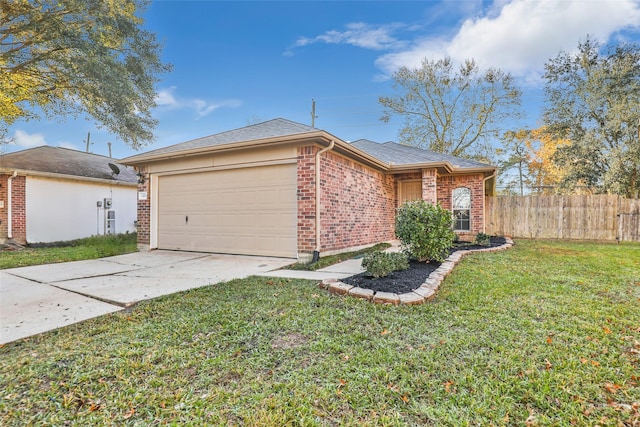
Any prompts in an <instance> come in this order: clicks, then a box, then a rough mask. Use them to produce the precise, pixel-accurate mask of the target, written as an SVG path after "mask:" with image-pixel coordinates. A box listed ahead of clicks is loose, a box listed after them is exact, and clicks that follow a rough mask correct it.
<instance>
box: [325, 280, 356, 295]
mask: <svg viewBox="0 0 640 427" xmlns="http://www.w3.org/2000/svg"><path fill="white" fill-rule="evenodd" d="M351 288H353V286H351V285H347V284H346V283H342V282H335V283H331V284H330V285H329V292H331V293H332V294H336V295H346V294H347V293H348V292H349V290H350V289H351Z"/></svg>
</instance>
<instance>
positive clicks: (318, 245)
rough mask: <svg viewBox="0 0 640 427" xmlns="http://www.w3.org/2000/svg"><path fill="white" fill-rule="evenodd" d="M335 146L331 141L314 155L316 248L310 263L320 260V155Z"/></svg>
mask: <svg viewBox="0 0 640 427" xmlns="http://www.w3.org/2000/svg"><path fill="white" fill-rule="evenodd" d="M334 146H335V141H334V140H331V143H329V146H328V147H325V148H323V149H322V150H320V151H318V152H317V153H316V248H315V250H314V251H313V258H312V259H311V262H317V261H318V260H319V259H320V155H321V154H323V153H326V152H327V151H329V150H331V149H332V148H333V147H334Z"/></svg>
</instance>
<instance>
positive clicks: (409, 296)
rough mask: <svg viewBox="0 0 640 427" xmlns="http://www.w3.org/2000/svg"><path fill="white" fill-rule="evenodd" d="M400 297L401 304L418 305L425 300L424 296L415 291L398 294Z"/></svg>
mask: <svg viewBox="0 0 640 427" xmlns="http://www.w3.org/2000/svg"><path fill="white" fill-rule="evenodd" d="M398 298H400V304H407V305H418V304H422V303H423V302H424V298H423V297H422V296H421V295H418V294H417V293H415V292H407V293H406V294H400V295H398Z"/></svg>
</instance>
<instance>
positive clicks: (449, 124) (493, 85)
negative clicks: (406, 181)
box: [379, 58, 521, 160]
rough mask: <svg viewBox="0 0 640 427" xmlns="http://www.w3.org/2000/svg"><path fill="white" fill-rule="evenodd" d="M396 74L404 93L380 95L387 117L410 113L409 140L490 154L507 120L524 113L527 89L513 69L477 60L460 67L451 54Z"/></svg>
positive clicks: (460, 152) (443, 149) (405, 135)
mask: <svg viewBox="0 0 640 427" xmlns="http://www.w3.org/2000/svg"><path fill="white" fill-rule="evenodd" d="M393 80H394V88H395V89H397V90H399V91H400V92H401V93H400V94H399V95H396V96H392V97H386V96H383V97H380V98H379V102H380V103H381V104H382V105H383V106H384V107H385V112H384V115H383V117H382V120H383V121H389V120H390V119H391V117H392V116H394V115H398V116H401V117H403V118H404V120H405V123H404V127H403V128H402V130H401V132H400V142H402V143H404V144H408V145H414V146H418V147H421V148H427V149H429V150H432V151H436V152H439V153H446V154H451V155H454V156H461V157H468V158H475V159H479V160H486V159H488V158H490V157H491V153H492V149H491V141H492V139H497V138H498V137H499V136H500V134H501V133H502V132H501V129H500V126H501V124H502V123H503V121H504V120H506V119H508V118H513V117H517V116H518V115H519V113H520V110H519V106H520V97H521V91H520V90H519V89H518V88H517V87H516V86H515V85H514V81H513V78H512V77H511V75H510V74H508V73H504V72H503V71H501V70H499V69H496V68H489V69H488V70H486V71H484V72H481V71H480V68H479V67H478V65H477V64H476V63H475V61H473V60H467V61H465V63H464V64H462V65H460V66H459V67H457V68H456V67H455V66H454V64H453V62H452V61H451V59H450V58H445V59H440V60H437V61H431V60H427V59H424V60H423V61H422V66H421V67H420V68H416V69H409V68H407V67H402V68H400V69H399V70H398V71H396V72H395V73H394V75H393Z"/></svg>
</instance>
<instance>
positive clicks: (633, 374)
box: [0, 241, 640, 426]
mask: <svg viewBox="0 0 640 427" xmlns="http://www.w3.org/2000/svg"><path fill="white" fill-rule="evenodd" d="M639 307H640V245H637V244H635V245H634V244H625V245H615V244H595V243H563V242H549V241H541V242H538V241H517V244H516V246H515V247H514V248H512V249H510V250H508V251H504V252H499V253H485V254H480V253H478V254H474V255H472V256H469V257H468V258H465V259H464V260H463V261H462V263H461V264H460V265H458V267H456V269H455V270H454V272H453V273H452V275H450V276H449V277H448V278H447V279H446V280H445V282H444V283H443V285H442V287H441V289H440V292H439V294H438V296H437V298H436V299H435V300H434V301H433V302H430V303H426V304H423V305H420V306H380V305H374V304H372V303H369V302H366V301H364V300H360V299H355V298H347V297H337V296H332V295H330V294H328V293H327V292H325V291H323V290H320V289H318V287H317V286H316V285H315V283H313V282H309V281H300V280H286V279H275V278H271V279H270V278H256V277H253V278H248V279H245V280H236V281H231V282H227V283H223V284H219V285H215V286H211V287H207V288H201V289H197V290H193V291H189V292H185V293H181V294H177V295H173V296H168V297H163V298H161V299H157V300H153V301H148V302H144V303H141V304H140V305H138V306H136V307H134V308H133V309H132V310H130V311H127V312H120V313H116V314H112V315H107V316H104V317H101V318H98V319H94V320H91V321H87V322H84V323H82V324H78V325H71V326H68V327H66V328H63V329H61V330H58V331H53V332H50V333H46V334H43V335H40V336H37V337H33V338H30V339H25V340H22V341H19V342H15V343H11V344H8V345H5V346H4V347H2V348H0V425H3V426H14V425H15V426H17V425H44V426H46V425H69V426H86V425H132V426H133V425H144V426H148V425H176V426H178V425H196V426H200V425H249V426H294V425H295V426H298V425H300V426H338V425H340V426H342V425H346V426H361V425H364V426H405V425H426V426H430V425H433V426H490V425H495V426H506V425H514V426H516V425H517V426H525V425H530V426H572V425H576V426H594V425H600V426H632V425H637V424H638V423H640V413H639V411H640V408H639V407H638V405H639V404H640V403H639V402H640V385H639V382H640V378H639V376H640V308H639Z"/></svg>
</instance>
